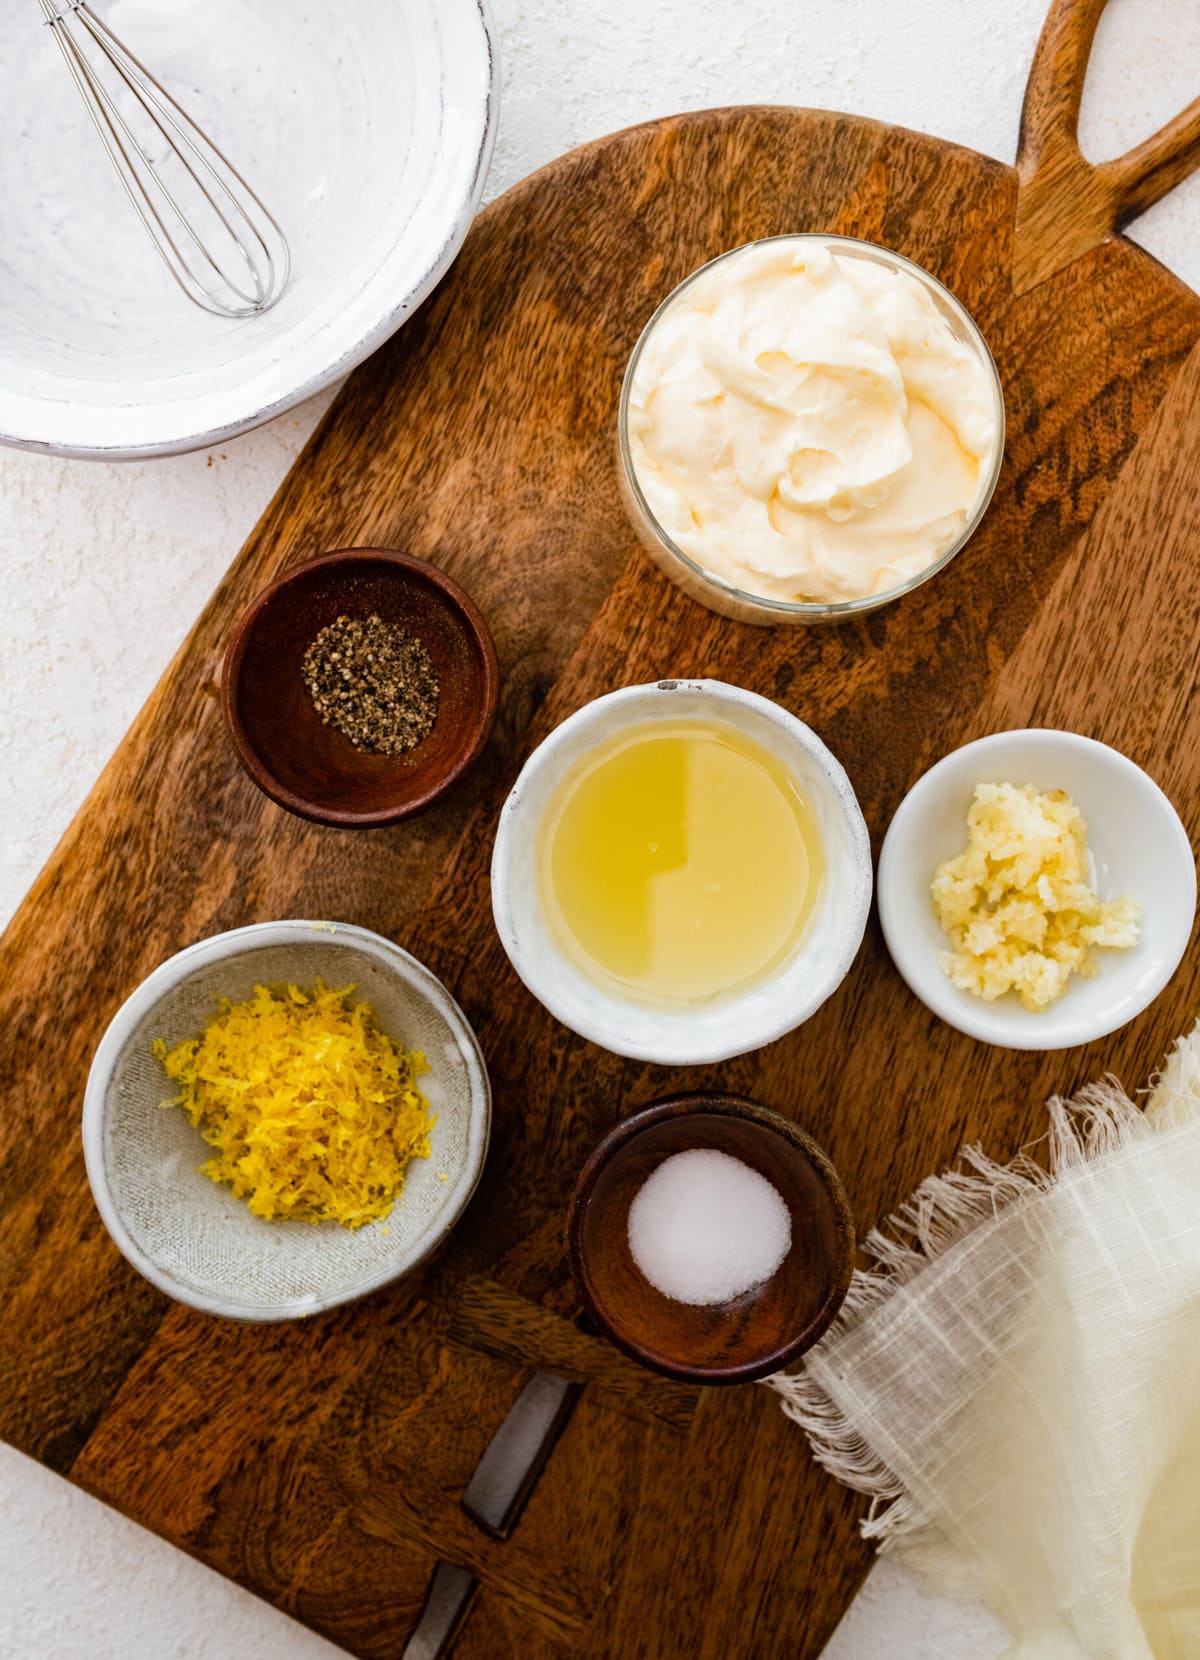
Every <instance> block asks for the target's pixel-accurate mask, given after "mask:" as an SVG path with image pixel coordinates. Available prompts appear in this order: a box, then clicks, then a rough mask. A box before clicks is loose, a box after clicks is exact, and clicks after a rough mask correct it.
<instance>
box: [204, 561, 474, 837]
mask: <svg viewBox="0 0 1200 1660" xmlns="http://www.w3.org/2000/svg"><path fill="white" fill-rule="evenodd" d="M372 612H377V613H378V614H379V616H381V617H382V618H383V620H384V622H387V623H393V624H395V625H397V626H399V627H401V628H404V629H407V631H408V632H409V633H410V634H412V635H414V636H416V638H418V639H419V640H421V641H422V643H423V644H424V646H425V648H426V650H427V651H428V652H429V655H430V657H431V658H432V659H433V663H434V667H435V668H436V670H437V674H438V679H439V681H440V682H441V700H440V704H439V708H438V717H437V720H436V722H435V723H434V726H433V730H432V731H431V732H430V733H429V735H428V737H426V738H425V739H423V740H422V742H421V743H419V744H417V745H416V747H415V748H414V749H412V750H410V751H409V752H408V754H406V755H370V754H366V753H364V752H363V751H362V750H359V749H355V747H354V745H353V744H352V743H351V742H350V740H349V739H348V738H346V737H344V736H343V735H342V733H340V732H339V731H338V730H337V729H336V728H335V727H332V726H326V725H325V724H324V723H323V721H322V720H321V717H320V716H319V715H318V714H317V711H316V709H315V708H314V707H313V703H312V700H311V698H310V697H309V694H308V690H307V688H306V686H305V684H304V680H303V677H302V674H301V664H302V662H303V659H304V654H305V652H306V651H307V650H308V647H309V645H310V644H311V642H312V640H313V639H314V638H315V636H316V635H317V634H318V633H319V632H320V631H321V629H322V628H324V627H326V625H327V624H329V623H331V622H333V621H334V619H335V618H336V617H339V616H343V615H348V616H355V617H359V616H361V617H366V616H370V614H371V613H372ZM222 690H223V701H224V708H225V719H226V723H227V725H228V727H229V734H230V737H231V738H232V740H233V747H234V749H235V750H236V751H237V755H238V759H239V760H240V761H241V763H242V765H243V766H244V767H245V769H246V771H247V772H248V773H249V774H250V777H251V778H252V779H253V780H254V782H255V783H256V784H257V785H258V787H259V789H260V790H263V791H264V792H265V793H266V794H267V795H269V796H270V797H271V799H272V801H277V802H278V803H279V805H280V806H281V807H286V808H287V809H288V810H289V812H293V813H298V814H299V815H300V816H301V818H307V819H313V820H315V821H316V822H317V823H318V824H336V825H342V826H345V827H349V828H365V827H368V826H370V825H376V824H395V823H396V822H397V821H398V820H400V819H404V818H409V817H411V815H412V814H413V813H419V812H420V811H421V810H422V809H423V808H425V807H428V806H430V805H432V803H433V802H435V801H436V800H437V799H438V798H439V797H440V796H443V795H445V793H446V791H447V790H449V789H450V788H451V786H452V785H453V784H455V783H456V782H457V781H458V779H460V778H461V777H462V776H463V774H464V773H465V772H466V771H467V769H468V768H469V767H470V766H471V765H472V764H473V763H474V762H475V761H476V760H477V759H478V758H479V756H480V754H481V753H482V751H483V748H484V745H485V744H486V743H487V740H488V737H489V736H490V734H491V730H492V725H493V723H494V721H495V718H496V702H497V698H498V696H499V690H500V671H499V667H498V665H497V661H496V648H495V646H494V644H493V643H492V636H491V633H490V631H489V629H488V626H487V623H486V622H485V621H484V620H483V616H482V615H481V613H480V611H479V608H478V607H477V606H476V604H475V602H474V600H473V599H472V598H471V597H470V595H469V594H467V593H465V592H464V591H463V589H462V588H460V587H459V586H458V584H457V583H456V582H452V581H451V579H450V578H449V577H448V576H446V575H444V574H443V572H441V571H440V570H438V568H437V566H436V565H431V564H429V563H428V562H427V561H426V560H423V559H413V558H411V557H410V556H409V555H408V554H406V553H392V552H388V551H387V550H385V549H382V548H350V549H347V550H344V551H339V552H337V553H328V554H325V555H323V556H322V557H321V558H319V559H312V560H309V561H308V563H307V564H304V565H299V566H297V567H296V569H295V570H291V571H288V572H286V573H285V574H284V575H283V576H282V577H280V578H279V580H278V581H277V582H273V583H272V584H271V586H270V587H269V588H265V589H264V590H263V592H262V593H261V594H259V596H258V598H257V599H256V600H255V601H254V602H253V604H252V605H251V606H250V607H249V608H248V610H247V611H246V612H245V614H244V615H243V617H242V619H241V621H240V622H239V624H238V626H237V629H236V631H235V633H234V635H233V638H232V640H231V642H230V646H229V650H228V653H227V654H226V658H225V676H224V685H223V689H222Z"/></svg>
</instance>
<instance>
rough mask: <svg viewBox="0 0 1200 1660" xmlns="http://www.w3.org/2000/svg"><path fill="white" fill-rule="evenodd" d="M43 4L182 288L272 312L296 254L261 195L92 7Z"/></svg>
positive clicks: (204, 301)
mask: <svg viewBox="0 0 1200 1660" xmlns="http://www.w3.org/2000/svg"><path fill="white" fill-rule="evenodd" d="M39 4H40V5H41V8H42V13H43V15H44V17H45V19H46V22H47V23H48V24H49V26H50V29H51V31H52V32H53V34H54V38H55V39H56V40H57V41H58V44H59V46H60V47H61V48H62V53H63V57H64V58H65V59H66V62H67V67H68V68H69V69H70V71H71V75H72V77H73V79H74V81H75V85H76V86H77V87H78V88H79V91H80V94H81V95H82V97H83V101H84V103H85V104H86V105H87V108H88V113H89V115H90V116H91V118H92V121H93V122H94V124H95V127H96V131H97V132H98V133H99V135H100V138H101V141H102V143H103V145H104V148H105V149H106V150H107V151H108V154H109V159H110V160H111V161H112V164H113V166H114V167H115V168H116V170H117V175H118V177H119V178H120V180H121V183H122V184H123V185H124V187H125V192H126V194H127V195H128V197H129V199H130V201H131V202H132V203H133V206H134V208H135V210H136V211H137V215H138V217H139V219H140V220H141V221H142V224H143V225H144V226H145V227H146V230H147V232H148V233H149V236H150V240H151V241H152V242H153V243H154V246H155V247H156V248H157V249H158V251H159V253H160V254H161V256H162V258H163V261H164V262H165V264H166V266H167V269H168V270H169V271H170V273H171V275H172V276H173V277H174V278H175V281H176V282H177V283H178V284H179V286H180V288H182V289H183V291H184V293H185V294H186V295H187V297H188V298H189V299H190V300H194V301H195V303H196V304H197V305H198V306H202V307H203V308H204V310H205V311H211V312H215V313H216V314H217V316H219V317H252V316H255V315H256V314H257V313H258V312H260V311H266V310H268V309H269V308H270V307H271V306H273V305H274V304H275V302H276V300H277V299H278V298H279V296H280V294H281V293H282V292H283V288H284V285H285V283H286V282H287V280H288V274H289V272H290V270H291V254H290V252H289V250H288V245H287V239H286V238H285V237H284V234H283V232H282V231H281V230H280V228H279V226H278V224H277V223H276V221H275V219H274V218H273V217H272V215H271V214H270V213H268V211H267V209H266V208H265V207H264V206H263V204H262V202H261V200H260V199H259V197H258V196H257V195H256V194H255V193H254V191H253V190H251V188H250V186H249V185H248V184H247V183H246V181H245V179H243V178H242V176H241V174H240V173H239V172H238V171H237V169H236V168H235V167H234V166H233V165H232V164H231V163H230V162H229V161H228V160H227V159H226V157H225V156H224V155H222V153H221V151H220V150H218V149H217V147H216V145H215V144H214V143H213V142H212V140H211V139H209V138H208V137H206V135H205V134H204V133H203V132H201V130H200V128H199V127H198V126H197V125H196V123H195V122H194V121H193V120H192V118H191V117H190V116H189V115H188V114H187V112H186V110H184V109H182V108H181V107H180V105H179V104H177V103H176V101H175V99H174V98H172V97H171V95H170V93H169V92H167V91H166V90H165V88H164V87H163V86H161V85H160V83H159V82H158V81H156V80H155V78H154V76H153V75H151V74H150V72H149V70H148V69H146V67H145V66H144V64H142V63H140V62H139V61H138V59H137V58H135V57H134V55H133V53H132V52H131V51H130V50H129V49H128V47H126V46H125V45H124V44H123V43H122V42H121V41H120V40H118V39H117V37H116V35H114V34H113V32H112V30H111V29H109V28H108V26H107V25H106V24H105V23H103V22H102V21H101V20H100V18H98V17H97V16H96V15H95V13H94V12H93V11H92V10H91V8H90V7H89V6H88V5H87V4H86V0H65V3H64V0H39ZM164 145H165V150H164V149H163V146H164Z"/></svg>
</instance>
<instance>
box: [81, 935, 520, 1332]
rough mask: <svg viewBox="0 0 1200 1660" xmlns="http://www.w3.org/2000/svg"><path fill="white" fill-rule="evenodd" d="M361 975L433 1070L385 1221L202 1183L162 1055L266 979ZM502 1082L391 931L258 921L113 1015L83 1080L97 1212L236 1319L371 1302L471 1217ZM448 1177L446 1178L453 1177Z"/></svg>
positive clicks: (193, 953)
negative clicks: (283, 1214)
mask: <svg viewBox="0 0 1200 1660" xmlns="http://www.w3.org/2000/svg"><path fill="white" fill-rule="evenodd" d="M317 979H323V980H325V982H326V983H327V984H329V985H338V986H344V985H349V984H353V985H354V986H355V988H356V996H358V997H360V998H362V999H364V1000H365V1001H366V1002H368V1003H370V1004H371V1005H372V1007H373V1008H374V1010H375V1012H376V1014H377V1015H378V1017H379V1022H380V1025H381V1026H382V1027H383V1029H384V1030H385V1031H387V1032H389V1033H390V1034H392V1035H393V1036H395V1037H396V1038H397V1039H398V1040H399V1041H401V1042H402V1043H403V1044H404V1045H405V1047H406V1048H411V1049H420V1050H422V1051H423V1052H424V1054H425V1057H426V1059H427V1060H428V1061H429V1064H430V1071H429V1072H428V1073H427V1074H426V1076H425V1077H424V1078H423V1079H422V1080H421V1087H422V1089H423V1090H424V1092H425V1094H426V1096H427V1097H428V1100H429V1104H430V1106H431V1108H432V1109H433V1111H434V1112H435V1113H436V1114H437V1123H436V1125H435V1126H434V1129H433V1132H432V1137H431V1144H432V1145H431V1153H430V1156H429V1158H427V1159H414V1160H413V1162H412V1163H411V1164H410V1165H409V1167H408V1173H407V1176H406V1178H405V1183H404V1189H403V1192H402V1193H401V1195H400V1197H399V1199H398V1200H397V1201H396V1204H395V1207H394V1208H393V1210H392V1213H391V1215H390V1216H389V1217H388V1218H387V1220H386V1221H385V1222H382V1223H380V1222H376V1223H368V1224H367V1225H366V1226H365V1227H362V1228H357V1229H353V1230H351V1229H348V1228H341V1227H338V1226H337V1224H336V1223H326V1224H322V1225H320V1226H317V1227H314V1226H313V1225H312V1224H311V1223H307V1222H264V1221H262V1220H260V1219H259V1218H258V1217H256V1216H252V1215H251V1213H250V1211H249V1210H248V1209H247V1207H246V1205H245V1203H244V1201H242V1200H241V1199H235V1198H234V1196H233V1194H232V1193H231V1192H230V1190H229V1189H228V1188H227V1187H224V1186H220V1185H218V1184H217V1183H215V1182H211V1181H209V1179H208V1177H207V1176H202V1175H201V1174H200V1172H199V1169H198V1166H199V1165H200V1164H201V1163H202V1162H203V1160H204V1159H205V1158H206V1157H207V1156H208V1151H209V1149H208V1148H207V1146H206V1144H205V1142H204V1141H203V1139H202V1137H201V1135H200V1132H199V1131H198V1130H196V1129H194V1128H193V1127H192V1124H191V1123H190V1121H189V1119H188V1117H187V1114H186V1113H184V1112H183V1111H182V1110H179V1109H168V1110H164V1109H163V1108H162V1106H161V1103H162V1102H163V1101H165V1100H168V1099H169V1098H170V1097H171V1095H172V1094H173V1089H172V1086H171V1084H170V1082H169V1081H168V1079H167V1077H166V1074H165V1073H164V1071H163V1068H162V1063H161V1062H160V1061H159V1060H157V1059H156V1058H155V1057H154V1056H153V1054H152V1053H151V1044H152V1043H153V1041H154V1039H155V1038H160V1037H161V1038H163V1039H165V1040H166V1042H167V1044H168V1045H171V1044H174V1043H177V1042H179V1041H180V1040H181V1039H183V1038H186V1037H191V1036H195V1035H197V1034H198V1033H199V1032H200V1031H201V1030H202V1028H203V1026H204V1024H205V1021H206V1020H207V1019H208V1017H209V1015H211V1014H212V1012H213V1011H214V1009H215V1007H216V1004H215V999H216V998H217V997H230V998H233V999H234V1000H235V1001H236V1000H237V999H240V998H243V997H247V996H249V995H250V993H251V992H252V991H253V989H254V987H255V985H256V984H259V983H264V984H268V985H271V984H275V983H277V982H279V981H289V980H290V981H293V982H295V983H296V984H300V985H309V986H311V985H312V984H313V982H314V981H315V980H317ZM490 1124H491V1090H490V1087H489V1084H488V1076H487V1071H486V1069H485V1067H484V1064H483V1057H482V1055H481V1054H480V1052H479V1045H478V1043H477V1042H476V1040H475V1034H474V1033H473V1032H472V1030H471V1028H470V1026H469V1025H468V1024H467V1020H466V1017H465V1015H464V1014H463V1012H462V1010H461V1009H460V1008H459V1007H458V1005H457V1003H455V1001H454V999H453V998H452V997H451V996H450V994H449V992H448V991H447V990H446V988H445V987H444V986H443V985H442V984H441V982H440V981H438V980H437V979H436V978H435V977H434V975H433V974H431V973H430V971H429V970H428V969H427V968H425V967H423V966H422V964H421V963H419V962H417V960H416V958H415V957H410V956H409V954H408V952H407V951H402V950H401V949H400V948H399V946H397V945H393V944H392V942H391V941H390V940H386V939H383V938H381V937H380V935H378V934H372V933H369V932H368V931H367V930H366V929H365V928H355V927H352V926H350V925H349V924H347V923H341V922H338V923H331V922H263V923H256V924H254V925H253V926H251V927H248V928H236V929H234V930H233V932H232V933H228V934H217V935H216V936H215V937H214V938H212V939H207V940H201V941H200V943H199V944H198V945H193V946H190V947H189V948H188V949H187V950H186V951H181V952H179V954H178V955H177V956H174V957H171V958H170V959H169V960H168V961H167V962H165V963H163V964H162V966H161V967H160V968H157V969H155V971H154V973H153V974H151V975H150V976H149V978H148V979H146V980H144V981H143V982H142V984H141V985H140V986H139V987H138V988H137V990H136V991H135V992H134V993H133V995H132V996H131V997H130V998H129V999H128V1001H127V1002H126V1003H124V1004H123V1005H122V1007H121V1008H120V1009H119V1010H118V1011H117V1014H116V1015H115V1017H114V1019H113V1021H112V1024H111V1025H110V1026H109V1028H108V1031H107V1032H106V1033H105V1034H104V1038H103V1040H102V1041H101V1044H100V1047H99V1049H98V1050H97V1051H96V1058H95V1060H94V1061H93V1063H92V1070H91V1075H90V1076H89V1078H88V1083H87V1092H86V1095H85V1097H84V1106H83V1150H84V1156H85V1158H86V1161H87V1172H88V1180H89V1181H90V1182H91V1186H92V1193H93V1195H94V1196H95V1200H96V1205H97V1208H98V1209H99V1211H100V1215H101V1216H102V1218H103V1219H104V1225H105V1227H106V1228H107V1229H108V1231H109V1233H110V1234H111V1235H112V1237H113V1240H114V1241H115V1243H116V1245H117V1246H118V1247H119V1249H120V1250H121V1252H122V1253H123V1254H124V1255H125V1256H126V1257H127V1258H128V1260H129V1261H130V1262H131V1263H132V1264H133V1266H134V1267H135V1268H136V1269H137V1270H138V1272H139V1273H141V1274H144V1275H145V1277H146V1278H147V1279H148V1280H150V1281H151V1282H152V1283H153V1284H154V1285H156V1286H158V1287H159V1289H160V1290H162V1291H165V1292H166V1293H167V1294H168V1296H171V1297H174V1298H176V1299H177V1300H178V1301H179V1302H181V1303H187V1304H189V1305H190V1306H191V1307H192V1308H198V1309H201V1310H203V1311H204V1312H205V1313H209V1314H221V1315H226V1316H228V1317H229V1318H231V1319H236V1320H286V1319H293V1318H296V1317H298V1316H301V1315H306V1314H316V1313H319V1312H320V1311H321V1310H322V1309H326V1308H332V1307H334V1306H335V1305H336V1304H338V1303H344V1302H348V1301H350V1300H351V1299H352V1298H354V1297H361V1296H363V1295H365V1294H366V1293H367V1292H369V1291H374V1290H376V1289H377V1288H378V1287H379V1286H381V1285H386V1284H387V1283H388V1281H390V1280H394V1279H397V1278H398V1277H399V1276H400V1275H401V1274H405V1273H407V1272H408V1271H409V1269H411V1268H414V1267H416V1265H417V1264H418V1263H419V1262H421V1261H423V1260H424V1259H425V1257H427V1256H428V1255H429V1254H430V1252H431V1251H433V1250H434V1249H435V1247H436V1246H437V1245H439V1244H440V1243H441V1241H442V1240H443V1239H444V1238H445V1237H446V1235H447V1234H448V1233H449V1231H450V1229H451V1228H452V1227H453V1226H454V1224H455V1223H456V1222H457V1221H458V1218H459V1217H460V1216H461V1215H462V1212H463V1209H464V1208H465V1206H466V1204H467V1201H468V1200H469V1199H470V1197H471V1194H472V1193H473V1192H474V1191H475V1184H476V1183H477V1182H478V1180H479V1175H480V1172H481V1170H482V1169H483V1161H484V1157H485V1155H486V1152H487V1144H488V1133H489V1128H490ZM443 1174H444V1175H445V1178H446V1179H445V1180H442V1176H443Z"/></svg>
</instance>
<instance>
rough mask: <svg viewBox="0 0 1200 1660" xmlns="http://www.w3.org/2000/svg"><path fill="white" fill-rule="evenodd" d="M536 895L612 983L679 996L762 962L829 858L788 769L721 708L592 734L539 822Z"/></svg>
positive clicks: (794, 921)
mask: <svg viewBox="0 0 1200 1660" xmlns="http://www.w3.org/2000/svg"><path fill="white" fill-rule="evenodd" d="M538 854H539V859H538V863H539V876H540V882H541V896H542V904H543V907H544V909H545V912H546V915H547V917H548V919H549V922H550V925H551V927H552V929H553V931H554V933H555V935H556V937H557V938H558V940H559V943H560V945H561V947H562V948H563V949H564V951H565V952H566V953H567V954H568V955H569V956H570V957H571V958H573V959H574V961H575V962H576V963H578V965H579V966H580V967H581V968H583V969H584V970H585V971H586V972H587V973H588V974H589V975H590V976H591V977H592V978H593V979H595V980H598V981H600V982H601V983H602V984H604V985H605V986H606V987H607V988H608V989H609V990H617V991H620V992H622V993H624V994H625V995H629V994H632V995H633V996H634V997H636V998H637V999H638V1000H639V1001H641V1002H654V1003H664V1004H687V1003H696V1002H701V1001H706V1000H710V999H714V998H719V997H722V996H725V995H727V994H729V993H732V992H735V991H738V990H740V989H742V988H743V987H745V986H747V985H749V984H751V983H753V982H754V981H756V980H758V979H760V978H762V977H763V976H764V975H766V974H769V973H770V972H771V971H772V970H773V969H774V968H776V967H778V966H779V965H780V964H781V963H783V962H784V961H786V959H787V958H788V957H789V956H790V955H791V953H792V951H793V950H794V949H795V947H796V946H797V944H798V943H799V941H800V938H801V936H802V934H803V932H804V929H805V925H806V924H807V922H808V920H809V917H810V916H811V914H812V910H813V906H814V903H815V901H816V897H817V894H818V892H819V890H820V885H821V879H822V872H823V866H824V860H823V856H822V849H821V841H820V836H819V833H818V830H817V825H816V821H815V818H814V815H813V812H812V809H811V807H810V806H809V804H808V802H807V801H806V800H805V799H804V796H803V795H802V793H801V791H800V789H799V787H798V786H797V784H796V781H795V780H794V779H793V778H792V776H791V774H790V773H789V772H788V770H787V768H786V767H785V766H784V765H783V764H782V763H781V762H780V761H779V760H777V759H776V757H775V756H773V755H772V754H771V753H770V752H769V751H768V750H766V749H764V748H763V747H762V746H761V745H760V744H758V743H756V742H754V740H753V739H751V738H748V737H747V736H746V735H745V734H744V733H742V732H741V731H739V730H738V729H737V728H736V727H733V726H731V725H728V724H726V723H724V722H721V721H679V722H663V721H656V722H653V723H649V724H644V725H640V726H635V727H631V728H629V729H628V730H627V731H625V732H622V733H620V734H618V735H617V736H616V737H615V738H612V739H610V740H609V741H608V742H607V743H604V744H601V745H599V746H598V747H597V748H596V749H595V750H593V751H592V752H591V754H589V755H588V756H587V757H586V758H585V759H584V760H583V761H582V762H580V763H579V764H578V765H577V766H576V767H575V768H574V769H573V770H572V771H571V772H570V773H569V774H568V776H567V777H566V778H565V779H564V780H563V782H562V784H561V785H560V786H559V789H558V792H557V795H556V796H555V798H554V799H553V801H552V802H551V805H550V809H549V811H548V813H547V814H546V817H545V819H544V820H543V823H542V827H541V838H540V846H539V849H538Z"/></svg>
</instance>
